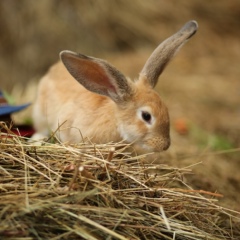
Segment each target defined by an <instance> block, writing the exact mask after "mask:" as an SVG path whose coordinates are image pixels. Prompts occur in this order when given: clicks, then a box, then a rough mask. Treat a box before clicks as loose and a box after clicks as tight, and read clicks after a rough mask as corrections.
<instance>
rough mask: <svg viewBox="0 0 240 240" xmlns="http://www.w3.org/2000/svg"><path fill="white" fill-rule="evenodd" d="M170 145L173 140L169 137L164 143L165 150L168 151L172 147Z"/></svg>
mask: <svg viewBox="0 0 240 240" xmlns="http://www.w3.org/2000/svg"><path fill="white" fill-rule="evenodd" d="M170 145H171V140H170V138H169V139H167V140H166V141H165V143H164V145H163V151H166V150H167V149H168V148H169V147H170Z"/></svg>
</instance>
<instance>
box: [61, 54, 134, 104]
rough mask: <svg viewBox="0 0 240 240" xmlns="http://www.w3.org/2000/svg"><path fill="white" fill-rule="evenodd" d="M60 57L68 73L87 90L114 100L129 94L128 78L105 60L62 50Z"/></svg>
mask: <svg viewBox="0 0 240 240" xmlns="http://www.w3.org/2000/svg"><path fill="white" fill-rule="evenodd" d="M60 58H61V60H62V62H63V64H64V65H65V67H66V68H67V70H68V71H69V73H70V74H71V75H72V76H73V77H74V78H75V79H76V80H77V81H78V82H79V83H80V84H82V85H83V86H84V87H85V88H86V89H88V90H89V91H91V92H94V93H97V94H100V95H105V96H108V97H110V98H111V99H112V100H113V101H114V102H122V101H125V100H127V99H128V97H129V96H131V94H132V88H131V86H130V83H129V82H128V80H127V79H126V78H125V76H124V75H123V74H122V73H121V72H119V71H118V70H117V69H116V68H114V67H113V66H111V65H110V64H109V63H107V62H106V61H104V60H102V59H97V58H93V57H88V56H85V55H82V54H77V53H74V52H71V51H62V52H61V53H60Z"/></svg>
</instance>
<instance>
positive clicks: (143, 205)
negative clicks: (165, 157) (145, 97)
mask: <svg viewBox="0 0 240 240" xmlns="http://www.w3.org/2000/svg"><path fill="white" fill-rule="evenodd" d="M0 127H1V129H2V130H1V131H2V132H1V137H0V163H1V164H0V176H1V178H0V236H1V239H28V240H29V239H54V240H57V239H122V240H123V239H209V240H210V239H214V240H215V239H239V238H240V229H239V225H240V224H239V219H240V213H238V212H234V211H231V210H229V209H225V208H222V207H220V206H218V205H217V204H216V201H217V199H216V198H217V197H218V196H219V195H218V194H217V193H211V192H207V191H206V192H205V191H197V190H193V189H192V188H191V187H190V186H188V185H187V184H186V183H185V182H184V181H183V175H184V174H185V173H188V172H189V171H190V169H189V168H183V169H178V168H174V167H171V166H166V165H161V164H160V165H159V164H154V163H148V164H147V163H144V162H146V161H143V159H144V158H146V157H147V155H141V156H138V157H132V155H131V154H130V153H128V152H127V151H124V149H125V150H126V148H127V147H129V146H127V145H126V144H122V143H118V144H107V145H106V144H104V145H94V144H90V143H82V144H78V145H74V146H73V145H71V146H67V145H62V144H51V143H46V144H44V145H42V146H34V145H31V144H29V143H27V141H26V139H24V138H22V137H17V136H14V135H12V134H11V131H10V130H9V129H8V128H6V126H5V125H4V124H3V123H2V124H1V125H0ZM3 130H4V132H5V133H3ZM128 149H129V148H128Z"/></svg>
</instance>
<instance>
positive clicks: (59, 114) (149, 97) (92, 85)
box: [33, 22, 197, 151]
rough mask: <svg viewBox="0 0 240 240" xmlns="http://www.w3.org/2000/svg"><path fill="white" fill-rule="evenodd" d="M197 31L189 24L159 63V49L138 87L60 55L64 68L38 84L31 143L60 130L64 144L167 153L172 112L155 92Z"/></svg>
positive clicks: (106, 68) (103, 66)
mask: <svg viewBox="0 0 240 240" xmlns="http://www.w3.org/2000/svg"><path fill="white" fill-rule="evenodd" d="M196 27H197V25H196V23H195V22H190V23H188V26H187V25H186V26H185V27H184V28H183V29H181V30H180V31H181V32H180V31H179V32H178V33H177V34H179V35H180V36H179V37H180V38H182V40H181V39H180V40H181V41H178V40H176V35H177V34H175V35H173V36H172V37H171V38H172V41H175V42H177V43H175V45H176V44H177V46H175V47H174V50H171V51H170V53H169V52H167V51H168V50H167V51H166V43H165V42H166V41H167V40H166V41H165V42H163V43H162V45H163V51H162V52H161V53H162V56H160V57H158V54H159V51H160V50H161V49H160V50H159V48H160V46H161V45H160V46H159V47H158V48H157V49H156V50H155V51H154V53H153V54H152V56H151V57H150V58H149V60H148V61H147V63H146V64H145V66H144V68H143V70H142V72H141V73H140V77H139V79H138V80H136V81H134V82H133V81H131V80H129V79H127V78H125V77H124V76H123V75H122V74H121V73H120V72H119V71H118V70H116V69H115V68H114V67H113V66H111V65H110V64H108V63H107V62H105V61H103V60H101V59H96V58H92V57H87V56H84V55H81V54H76V53H73V52H69V51H64V52H62V53H61V59H62V62H63V63H64V64H63V63H62V62H58V63H57V64H55V65H54V66H52V67H51V68H50V70H49V72H48V73H47V74H46V75H45V76H44V77H43V78H42V80H41V82H40V84H39V90H38V96H37V100H36V103H35V105H34V111H33V119H34V125H35V128H36V134H35V135H34V136H33V139H39V138H43V137H47V136H49V134H50V133H51V132H55V131H56V130H57V136H58V137H59V139H60V140H61V141H63V142H69V143H77V142H80V141H82V140H83V139H84V138H86V137H88V138H90V139H91V141H92V142H95V143H107V142H111V141H113V142H118V141H121V140H125V141H126V142H134V143H135V144H136V145H137V146H138V147H140V148H144V149H147V150H150V151H162V150H165V149H167V148H168V147H169V145H170V136H169V116H168V110H167V108H166V106H165V105H164V103H163V102H162V100H161V98H160V97H159V95H158V93H157V92H155V91H154V90H153V88H154V86H155V85H156V83H157V80H158V76H159V75H160V73H161V72H162V70H163V68H164V67H165V65H166V64H167V62H168V61H169V60H170V59H171V58H172V56H173V55H174V53H175V52H176V51H177V49H178V48H179V47H180V46H181V45H182V44H183V42H184V41H186V40H187V39H188V38H189V37H191V35H193V34H194V32H195V31H196ZM184 34H185V36H184V37H182V35H184ZM174 37H175V38H174ZM169 39H170V38H169ZM164 44H165V45H164ZM151 58H152V60H151ZM156 61H160V63H156ZM64 65H65V66H64ZM159 65H160V66H159Z"/></svg>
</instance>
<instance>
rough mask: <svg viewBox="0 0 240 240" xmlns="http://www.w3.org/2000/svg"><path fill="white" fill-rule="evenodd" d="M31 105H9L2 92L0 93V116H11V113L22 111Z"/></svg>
mask: <svg viewBox="0 0 240 240" xmlns="http://www.w3.org/2000/svg"><path fill="white" fill-rule="evenodd" d="M29 105H30V103H27V104H23V105H19V106H13V105H9V104H8V103H7V101H6V100H5V98H4V96H3V93H2V91H0V116H3V115H9V114H11V113H14V112H18V111H21V110H23V109H24V108H26V107H28V106H29Z"/></svg>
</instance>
